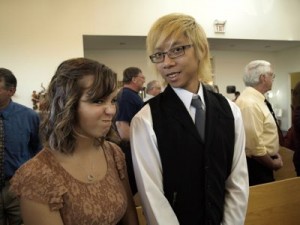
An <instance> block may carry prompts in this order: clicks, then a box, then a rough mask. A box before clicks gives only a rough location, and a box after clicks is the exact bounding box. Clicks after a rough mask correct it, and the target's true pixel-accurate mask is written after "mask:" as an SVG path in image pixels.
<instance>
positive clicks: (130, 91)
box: [116, 67, 145, 194]
mask: <svg viewBox="0 0 300 225" xmlns="http://www.w3.org/2000/svg"><path fill="white" fill-rule="evenodd" d="M144 83H145V76H144V75H143V73H142V70H141V69H139V68H137V67H129V68H126V69H125V70H124V72H123V84H124V85H123V88H122V89H121V90H120V91H119V94H118V98H117V103H118V113H117V116H116V127H117V130H118V133H119V135H120V137H121V139H122V142H121V148H122V150H123V151H124V153H125V156H126V163H127V167H128V176H129V182H130V187H131V190H132V193H133V194H135V193H136V192H137V188H136V184H135V178H134V173H133V167H132V160H131V150H130V143H129V138H130V122H131V119H132V118H133V117H134V115H135V114H136V113H137V112H138V111H139V110H140V109H141V108H142V107H143V104H144V102H143V100H142V98H141V97H140V96H139V91H141V90H142V89H143V85H144Z"/></svg>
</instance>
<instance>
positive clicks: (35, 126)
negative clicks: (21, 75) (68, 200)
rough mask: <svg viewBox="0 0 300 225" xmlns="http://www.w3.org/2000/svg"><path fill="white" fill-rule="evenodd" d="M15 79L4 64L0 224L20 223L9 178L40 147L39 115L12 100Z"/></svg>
mask: <svg viewBox="0 0 300 225" xmlns="http://www.w3.org/2000/svg"><path fill="white" fill-rule="evenodd" d="M16 87H17V79H16V77H15V76H14V74H13V73H12V72H11V71H10V70H8V69H5V68H0V117H1V119H2V121H3V130H4V160H3V165H2V163H0V166H1V168H2V170H1V171H2V174H1V176H2V177H3V182H2V183H1V200H0V207H1V210H0V211H1V213H0V224H1V225H2V224H3V225H7V224H9V225H14V224H21V223H22V219H21V216H20V209H19V201H18V199H17V198H16V197H15V196H14V195H12V193H9V192H8V189H9V186H10V184H9V180H10V178H11V177H12V176H13V175H14V173H15V171H16V170H17V169H18V168H19V167H20V166H21V165H22V164H23V163H25V162H26V161H27V160H29V159H30V158H32V157H33V156H34V155H36V153H37V152H38V151H39V150H40V149H41V148H42V146H41V142H40V139H39V124H40V120H39V116H38V114H37V113H36V112H35V111H33V110H32V109H30V108H28V107H25V106H23V105H21V104H18V103H16V102H13V101H12V99H11V98H12V96H13V95H14V94H15V92H16Z"/></svg>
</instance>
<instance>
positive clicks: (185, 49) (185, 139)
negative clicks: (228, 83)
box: [131, 13, 249, 225]
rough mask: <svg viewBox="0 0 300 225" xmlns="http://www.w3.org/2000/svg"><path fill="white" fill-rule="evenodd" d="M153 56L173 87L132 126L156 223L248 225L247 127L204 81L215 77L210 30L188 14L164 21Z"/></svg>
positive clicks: (140, 182) (144, 193) (152, 34)
mask: <svg viewBox="0 0 300 225" xmlns="http://www.w3.org/2000/svg"><path fill="white" fill-rule="evenodd" d="M147 52H148V53H149V55H150V59H151V61H152V63H153V64H154V66H155V68H156V70H157V71H158V72H159V73H160V74H161V76H162V77H163V78H164V79H165V81H166V83H168V86H167V87H166V88H165V90H164V92H162V93H161V94H159V95H158V96H156V97H155V98H152V99H150V100H149V102H148V104H146V105H145V106H144V107H143V108H142V109H141V110H140V111H139V112H138V113H137V114H136V115H135V117H134V118H133V120H132V122H131V147H132V157H133V165H134V171H135V177H136V182H137V187H138V191H139V194H140V197H141V201H142V206H143V209H144V212H145V216H146V219H147V222H148V224H150V225H158V224H159V225H178V224H180V225H202V224H203V225H204V224H205V225H206V224H210V225H217V224H218V225H220V224H222V225H233V224H234V225H242V224H244V219H245V214H246V209H247V202H248V192H249V185H248V172H247V165H246V156H245V151H244V149H245V133H244V127H243V121H242V117H241V113H240V110H239V108H238V107H237V106H236V105H235V104H234V103H233V102H232V101H231V100H228V99H225V98H224V97H223V96H222V95H220V94H218V93H214V92H212V91H209V90H207V89H206V88H205V87H204V85H203V84H202V83H201V82H207V81H208V80H209V79H210V78H211V67H210V59H209V48H208V42H207V38H206V35H205V33H204V31H203V29H202V28H201V26H200V25H199V24H197V22H196V21H195V20H194V18H193V17H191V16H188V15H184V14H176V13H175V14H169V15H166V16H163V17H161V18H160V19H158V20H157V21H156V22H155V23H154V25H153V26H152V28H151V29H150V31H149V33H148V36H147ZM197 98H198V101H199V98H200V100H201V101H202V109H201V110H204V112H205V115H204V117H203V118H201V121H202V122H204V120H205V136H204V137H203V136H201V133H198V130H197V128H196V125H195V115H196V109H195V107H193V106H192V105H191V103H192V100H193V99H197ZM200 108H201V107H200ZM197 110H198V109H197ZM197 115H198V114H197ZM196 119H199V117H198V116H197V118H196Z"/></svg>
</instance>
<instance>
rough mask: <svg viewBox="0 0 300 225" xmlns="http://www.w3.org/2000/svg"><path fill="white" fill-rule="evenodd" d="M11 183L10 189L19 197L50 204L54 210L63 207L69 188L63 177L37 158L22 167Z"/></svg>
mask: <svg viewBox="0 0 300 225" xmlns="http://www.w3.org/2000/svg"><path fill="white" fill-rule="evenodd" d="M10 183H11V186H10V191H12V192H13V193H14V194H16V195H17V196H18V197H19V198H21V197H22V198H26V199H29V200H32V201H35V202H39V203H42V204H48V205H49V207H50V210H52V211H55V210H59V209H60V208H62V207H63V195H64V194H65V193H66V192H67V189H66V187H65V186H64V182H63V179H62V177H60V176H59V175H54V173H53V172H52V171H51V169H50V168H49V167H47V165H46V164H45V163H43V162H41V161H39V160H38V159H36V158H34V159H32V160H30V161H28V162H27V163H25V164H24V165H23V166H22V167H20V168H19V169H18V170H17V171H16V173H15V175H14V176H13V178H12V179H11V180H10Z"/></svg>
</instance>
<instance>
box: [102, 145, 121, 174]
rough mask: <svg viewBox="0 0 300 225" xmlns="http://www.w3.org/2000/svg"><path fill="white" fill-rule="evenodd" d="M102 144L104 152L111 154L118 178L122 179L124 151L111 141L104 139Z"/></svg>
mask: <svg viewBox="0 0 300 225" xmlns="http://www.w3.org/2000/svg"><path fill="white" fill-rule="evenodd" d="M104 144H105V149H106V152H107V153H108V154H110V155H111V158H112V161H113V162H114V164H115V167H116V169H117V170H118V173H119V176H120V178H121V179H123V178H124V177H125V173H126V162H125V154H124V152H123V151H122V149H121V148H120V147H119V146H118V145H117V144H115V143H113V142H109V141H105V143H104Z"/></svg>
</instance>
